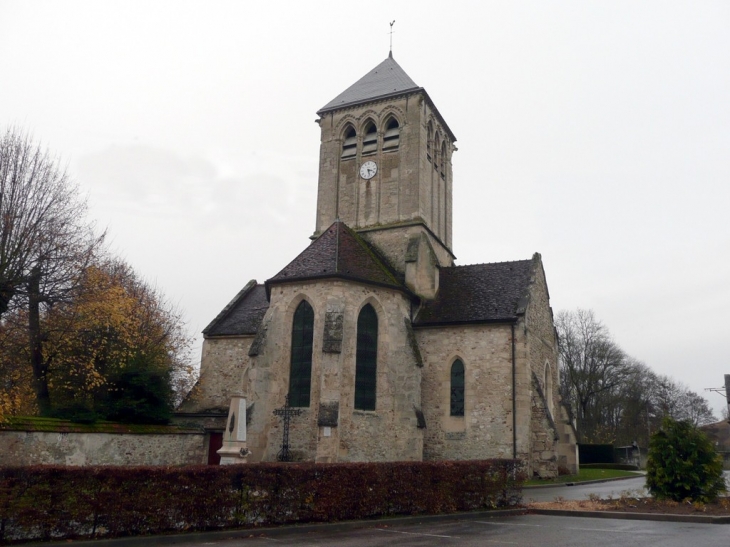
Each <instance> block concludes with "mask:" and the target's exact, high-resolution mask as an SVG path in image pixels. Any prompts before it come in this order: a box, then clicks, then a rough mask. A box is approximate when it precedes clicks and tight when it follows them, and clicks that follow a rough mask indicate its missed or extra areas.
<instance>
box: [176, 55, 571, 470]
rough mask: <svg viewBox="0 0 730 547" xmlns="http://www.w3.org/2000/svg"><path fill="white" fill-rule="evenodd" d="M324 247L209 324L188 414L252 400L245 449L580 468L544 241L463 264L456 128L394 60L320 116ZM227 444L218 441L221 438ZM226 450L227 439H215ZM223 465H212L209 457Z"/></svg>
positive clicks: (212, 412)
mask: <svg viewBox="0 0 730 547" xmlns="http://www.w3.org/2000/svg"><path fill="white" fill-rule="evenodd" d="M317 114H318V116H319V119H318V123H319V126H320V129H321V145H320V161H319V189H318V197H317V220H316V228H315V232H314V235H312V237H311V239H312V242H311V244H310V245H309V246H308V247H307V248H306V249H304V250H303V251H302V252H301V254H299V256H297V257H296V258H294V259H293V260H292V261H291V262H289V264H287V265H286V266H284V268H283V269H282V270H281V271H279V272H278V273H276V274H275V275H274V276H272V277H271V278H270V279H268V280H266V281H265V282H264V283H263V284H261V283H257V282H256V281H251V282H249V283H248V284H247V285H246V286H245V287H244V288H243V290H241V292H239V293H238V294H237V295H236V296H235V298H234V299H233V300H232V301H231V302H230V303H229V304H228V305H227V306H226V307H225V308H224V309H223V310H222V311H221V312H220V314H219V315H218V316H217V317H216V318H215V319H214V320H213V321H212V322H211V323H210V325H208V327H207V328H206V329H205V330H204V331H203V333H204V337H205V340H204V344H203V355H202V363H201V376H200V379H199V381H198V383H197V385H196V386H195V388H194V389H193V391H192V392H191V394H190V395H189V396H188V398H187V399H186V400H185V401H184V402H183V404H182V406H181V407H180V409H179V413H178V421H181V422H188V423H197V424H198V425H202V426H203V427H205V428H206V430H207V431H209V432H210V438H211V441H212V442H211V444H210V449H209V451H210V455H209V456H210V458H211V459H212V458H214V453H215V450H216V447H217V446H216V439H217V438H218V439H219V438H220V433H221V432H222V431H223V430H224V429H225V427H226V419H227V415H228V405H229V401H230V400H231V397H232V396H233V395H234V394H236V393H241V394H242V395H243V396H244V397H245V398H246V401H247V405H248V410H247V427H246V433H247V445H248V449H249V450H250V455H249V456H248V461H249V462H251V461H253V462H256V461H273V460H276V458H277V453H278V451H279V449H280V447H281V444H282V435H283V428H282V423H281V418H280V417H278V416H276V415H275V414H274V410H276V409H279V408H281V407H283V406H284V404H285V399H286V398H287V397H288V401H289V405H290V406H291V407H293V408H295V409H298V410H300V411H301V412H300V413H299V415H298V416H294V417H292V419H291V427H290V442H289V444H290V448H291V451H292V454H293V455H294V457H295V459H298V460H307V461H316V462H347V461H392V460H450V459H486V458H520V459H522V460H524V461H525V462H526V464H527V465H528V470H529V472H530V474H538V475H542V476H550V475H554V474H555V473H556V472H557V468H558V465H562V466H565V467H567V468H568V469H573V470H574V469H575V467H576V462H577V460H576V448H575V436H574V432H573V429H572V426H571V425H570V423H569V421H568V419H567V415H566V413H565V410H564V409H563V407H562V406H561V403H560V397H559V394H558V386H559V384H560V382H559V380H558V366H557V337H556V332H555V328H554V326H553V317H552V310H551V308H550V302H549V294H548V287H547V282H546V279H545V272H544V270H543V265H542V261H541V258H540V255H539V254H535V255H533V256H532V257H531V258H527V259H525V260H518V261H515V262H499V263H491V264H473V265H466V266H457V265H455V263H454V261H455V258H456V257H455V256H454V253H453V251H452V188H453V184H454V181H453V177H452V154H453V152H454V151H455V150H456V148H455V146H454V143H455V142H456V137H455V136H454V134H453V132H452V131H451V129H450V128H449V126H448V125H447V123H446V120H444V119H443V118H442V117H441V114H440V113H439V111H438V109H437V108H436V105H435V104H434V103H433V101H432V99H431V97H430V96H429V95H428V93H427V92H426V90H425V89H424V88H422V87H419V86H417V85H416V84H415V83H414V82H413V80H412V79H411V78H410V77H409V76H408V75H407V74H406V73H405V71H404V70H403V69H402V68H401V67H400V66H399V65H398V63H396V61H395V60H394V59H393V58H392V55H389V56H388V58H387V59H385V60H384V61H383V62H382V63H380V64H379V65H378V66H376V67H375V68H374V69H373V70H371V71H370V72H368V73H367V74H366V75H365V76H364V77H362V78H361V79H360V80H358V81H357V82H356V83H355V84H353V85H352V86H350V87H349V88H347V89H346V90H345V91H343V92H342V93H340V94H339V95H338V96H337V97H335V98H334V99H333V100H331V101H330V102H329V103H327V104H326V105H325V106H324V107H322V108H321V109H320V110H319V111H318V112H317ZM219 442H220V441H218V443H219ZM218 446H219V444H218ZM211 461H212V460H211Z"/></svg>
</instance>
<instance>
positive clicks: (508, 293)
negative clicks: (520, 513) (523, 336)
mask: <svg viewBox="0 0 730 547" xmlns="http://www.w3.org/2000/svg"><path fill="white" fill-rule="evenodd" d="M536 260H538V261H539V260H540V255H537V254H536V255H535V257H533V259H532V260H518V261H514V262H496V263H492V264H472V265H469V266H451V267H448V268H441V269H440V270H439V291H438V294H437V295H436V298H435V299H434V300H431V301H428V302H424V304H423V306H422V307H421V309H420V310H419V312H418V315H417V316H416V319H415V321H414V322H413V323H414V325H416V326H426V325H446V324H454V323H499V322H514V321H516V320H517V318H518V316H520V315H522V314H523V313H524V311H525V306H526V303H527V298H528V295H529V285H530V281H531V278H532V275H533V265H534V264H535V261H536Z"/></svg>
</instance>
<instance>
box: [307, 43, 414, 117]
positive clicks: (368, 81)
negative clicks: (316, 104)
mask: <svg viewBox="0 0 730 547" xmlns="http://www.w3.org/2000/svg"><path fill="white" fill-rule="evenodd" d="M420 89H421V88H420V87H418V86H417V85H416V83H415V82H414V81H413V80H411V77H410V76H408V74H406V72H405V70H403V69H402V68H401V66H400V65H399V64H398V63H396V62H395V59H393V56H392V54H389V55H388V58H387V59H385V61H383V62H382V63H380V64H379V65H378V66H376V67H375V68H374V69H372V70H371V71H370V72H368V73H367V74H365V76H363V77H362V78H360V79H359V80H358V81H357V82H355V83H354V84H352V85H351V86H350V87H348V88H347V89H345V91H343V92H342V93H340V94H339V95H337V97H335V98H334V99H332V100H331V101H330V102H328V103H327V104H326V105H324V106H323V107H322V108H320V109H319V111H318V112H317V114H320V115H321V114H322V113H323V112H327V111H329V110H336V109H338V108H343V107H345V106H351V105H354V104H358V103H363V102H368V101H372V100H374V99H380V98H383V97H389V96H391V95H399V94H401V93H405V92H409V91H418V90H420Z"/></svg>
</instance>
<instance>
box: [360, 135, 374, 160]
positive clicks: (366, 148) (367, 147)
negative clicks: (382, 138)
mask: <svg viewBox="0 0 730 547" xmlns="http://www.w3.org/2000/svg"><path fill="white" fill-rule="evenodd" d="M377 151H378V135H377V133H370V134H368V135H365V140H363V141H362V155H363V156H365V155H367V154H374V153H375V152H377Z"/></svg>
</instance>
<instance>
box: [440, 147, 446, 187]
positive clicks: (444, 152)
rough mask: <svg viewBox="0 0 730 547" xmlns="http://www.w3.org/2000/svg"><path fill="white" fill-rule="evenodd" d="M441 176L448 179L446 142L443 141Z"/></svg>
mask: <svg viewBox="0 0 730 547" xmlns="http://www.w3.org/2000/svg"><path fill="white" fill-rule="evenodd" d="M441 178H442V179H444V180H446V142H442V143H441Z"/></svg>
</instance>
